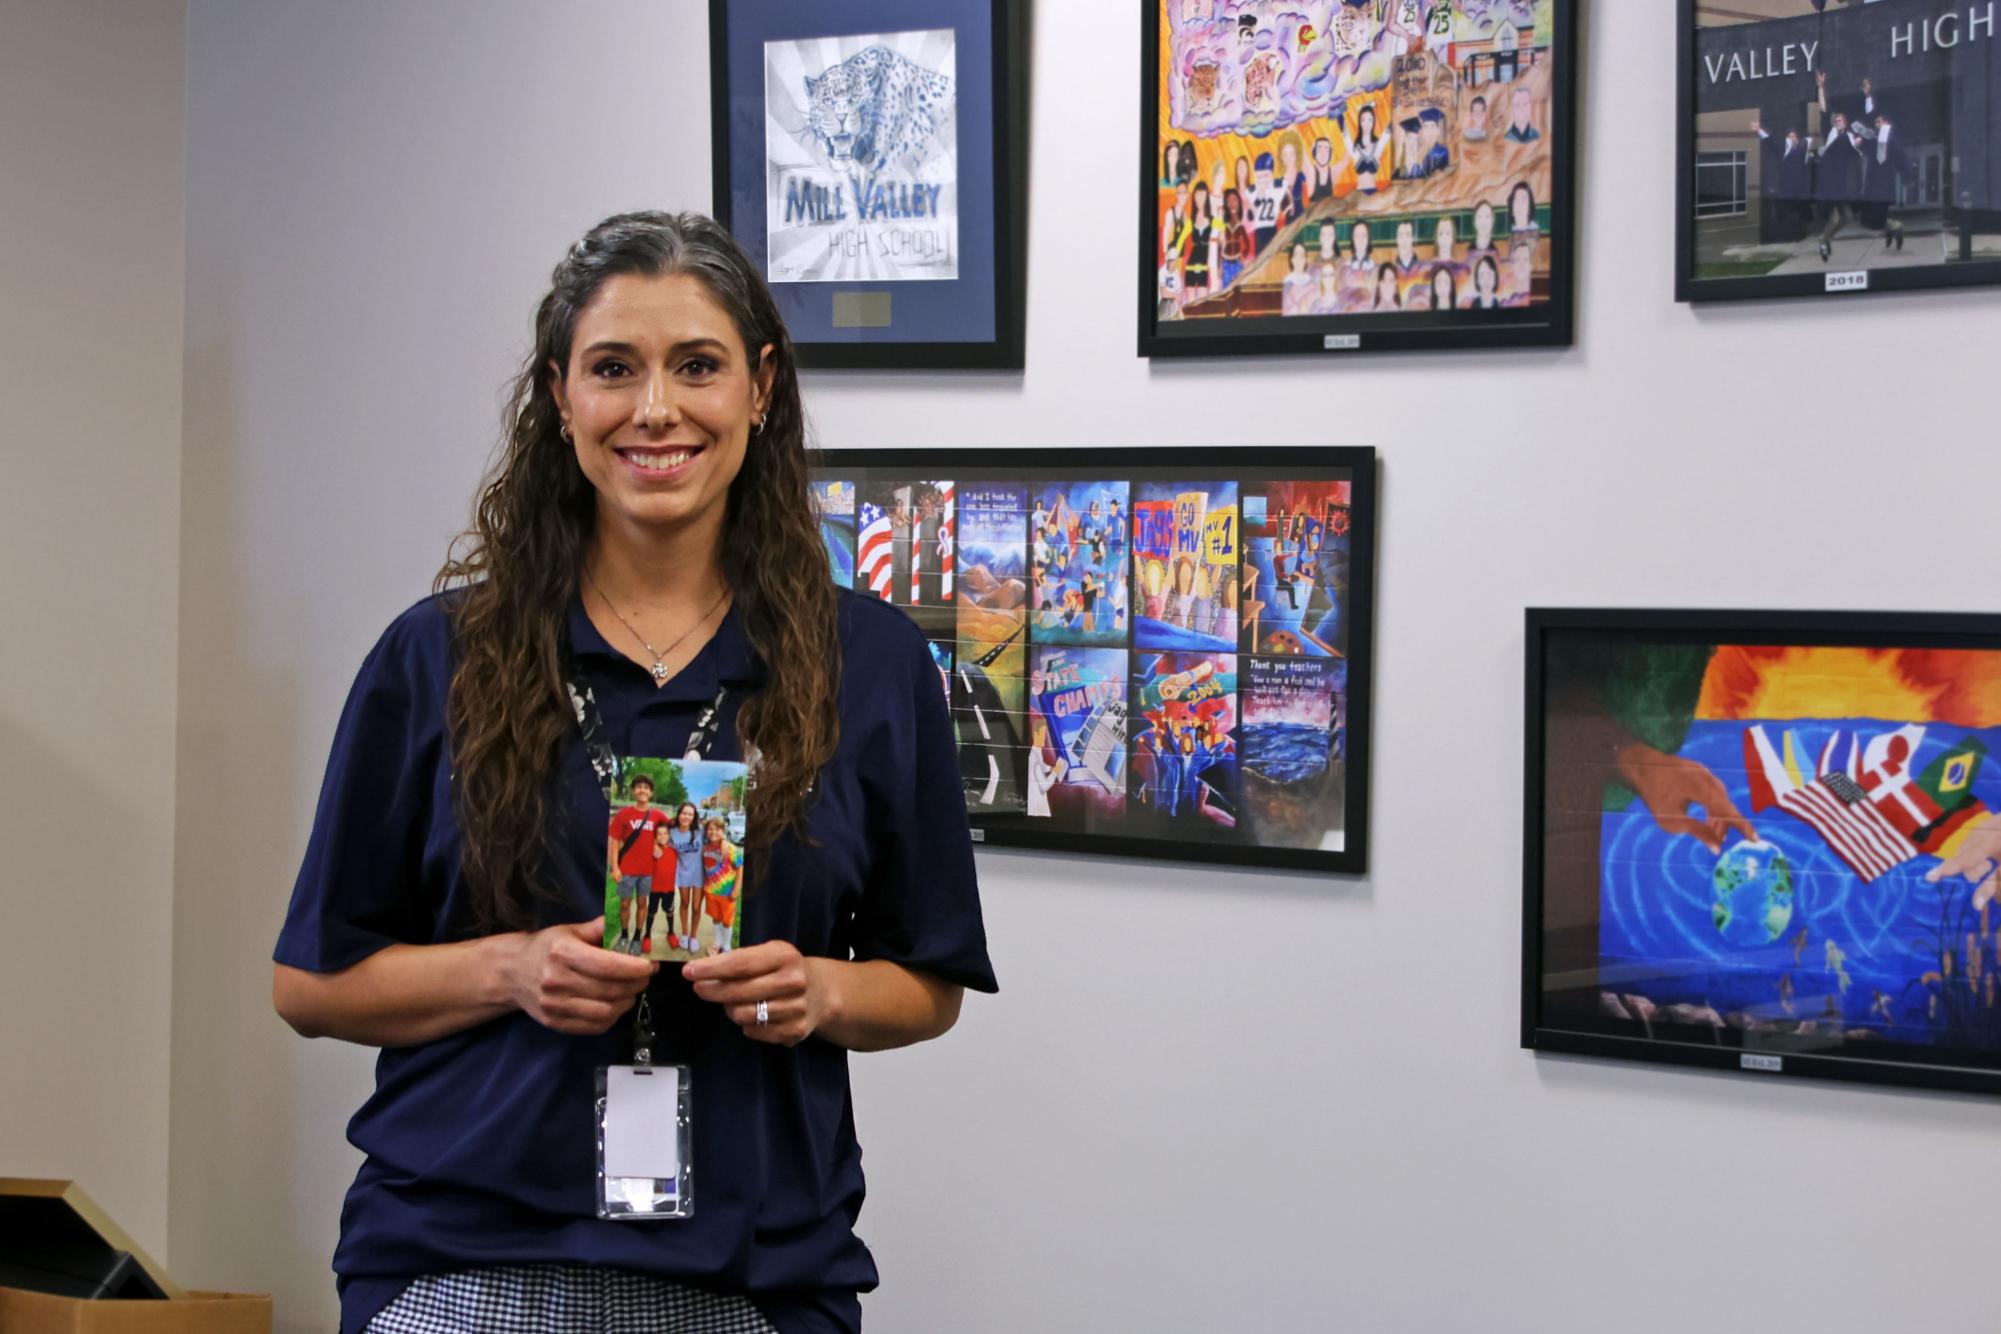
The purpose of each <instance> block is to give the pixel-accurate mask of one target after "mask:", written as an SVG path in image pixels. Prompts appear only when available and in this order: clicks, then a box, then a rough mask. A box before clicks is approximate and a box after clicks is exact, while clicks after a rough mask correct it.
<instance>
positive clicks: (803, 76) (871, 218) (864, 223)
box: [764, 28, 959, 285]
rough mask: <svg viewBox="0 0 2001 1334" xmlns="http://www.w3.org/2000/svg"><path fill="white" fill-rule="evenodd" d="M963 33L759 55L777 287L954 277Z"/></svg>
mask: <svg viewBox="0 0 2001 1334" xmlns="http://www.w3.org/2000/svg"><path fill="white" fill-rule="evenodd" d="M956 45H957V34H956V33H955V32H954V31H953V30H952V29H950V28H938V29H926V30H920V31H914V32H896V33H881V34H866V35H853V36H841V37H812V38H804V39H799V40H787V41H775V42H767V43H765V46H764V124H765V182H766V184H765V215H766V226H767V233H766V234H767V236H768V237H769V246H770V260H769V266H768V272H769V277H770V280H771V282H772V283H773V284H774V285H775V284H780V283H813V282H847V281H852V280H856V279H872V280H884V281H897V282H909V281H912V280H918V279H951V278H957V277H958V276H959V149H958V136H957V117H956V116H955V114H954V110H955V107H956V106H957V96H958V76H957V70H956V68H955V48H956Z"/></svg>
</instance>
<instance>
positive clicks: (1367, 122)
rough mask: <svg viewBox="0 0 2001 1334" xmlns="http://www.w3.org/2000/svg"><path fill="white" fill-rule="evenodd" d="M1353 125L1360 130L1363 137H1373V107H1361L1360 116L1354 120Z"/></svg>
mask: <svg viewBox="0 0 2001 1334" xmlns="http://www.w3.org/2000/svg"><path fill="white" fill-rule="evenodd" d="M1355 127H1356V129H1357V130H1359V131H1360V132H1361V135H1362V137H1363V138H1364V139H1373V138H1375V137H1376V109H1375V108H1374V107H1363V108H1362V114H1361V116H1360V117H1359V118H1358V119H1357V120H1356V121H1355Z"/></svg>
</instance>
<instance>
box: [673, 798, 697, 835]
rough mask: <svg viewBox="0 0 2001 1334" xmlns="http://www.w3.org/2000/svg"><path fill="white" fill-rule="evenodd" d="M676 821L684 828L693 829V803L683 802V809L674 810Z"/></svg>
mask: <svg viewBox="0 0 2001 1334" xmlns="http://www.w3.org/2000/svg"><path fill="white" fill-rule="evenodd" d="M674 823H675V825H676V826H677V827H679V828H682V829H693V828H694V827H695V808H694V806H693V805H692V804H691V803H687V802H683V803H682V805H681V809H680V810H678V811H676V812H674Z"/></svg>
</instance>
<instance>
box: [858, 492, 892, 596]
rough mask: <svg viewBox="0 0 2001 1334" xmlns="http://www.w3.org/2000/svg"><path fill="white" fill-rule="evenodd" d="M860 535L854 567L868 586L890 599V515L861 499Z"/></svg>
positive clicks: (878, 594) (877, 594) (870, 589)
mask: <svg viewBox="0 0 2001 1334" xmlns="http://www.w3.org/2000/svg"><path fill="white" fill-rule="evenodd" d="M861 521H862V527H861V538H860V541H859V543H858V545H857V546H856V548H855V570H856V572H857V573H858V574H859V575H860V576H861V581H862V583H863V585H864V586H865V587H867V589H868V590H869V591H870V592H871V593H874V594H875V595H876V596H877V597H879V598H881V599H882V600H883V601H884V602H887V601H889V600H890V599H889V572H890V555H891V552H890V533H889V514H888V512H887V511H886V510H884V509H883V508H882V506H880V505H871V504H869V503H868V502H867V501H863V502H862V507H861Z"/></svg>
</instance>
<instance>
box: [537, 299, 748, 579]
mask: <svg viewBox="0 0 2001 1334" xmlns="http://www.w3.org/2000/svg"><path fill="white" fill-rule="evenodd" d="M770 353H771V349H770V348H769V347H766V348H765V349H763V355H762V356H761V357H760V366H759V368H758V369H756V370H753V369H752V368H751V362H750V355H749V353H748V352H747V351H746V350H745V348H744V345H743V339H742V337H741V336H740V335H739V334H738V332H737V328H736V324H735V322H734V321H732V320H731V319H730V317H729V316H728V314H726V313H725V312H724V311H723V308H722V307H721V306H719V305H717V304H716V301H715V299H714V298H713V297H711V296H710V295H709V293H708V289H707V288H705V287H703V286H702V284H701V283H700V281H698V280H697V279H695V278H691V277H689V276H688V275H686V274H678V273H676V274H667V275H664V276H660V277H645V276H641V275H638V274H620V275H618V276H617V277H615V278H611V279H608V280H606V282H605V283H604V285H603V286H601V287H600V288H599V289H598V291H597V295H596V296H594V297H593V298H592V299H591V302H590V304H589V305H587V306H585V307H584V309H583V312H582V314H580V315H579V316H578V318H577V328H576V332H575V334H574V336H573V337H572V338H571V342H570V364H569V365H567V366H561V367H557V366H551V368H550V369H551V372H552V382H551V386H550V387H551V391H552V392H553V394H554V396H555V400H556V407H557V410H558V411H559V412H560V413H561V414H562V418H563V421H564V423H565V424H566V425H567V426H568V427H569V429H570V432H571V435H572V443H573V448H574V449H575V451H576V456H577V466H578V467H580V468H582V469H583V473H584V476H585V477H587V478H589V479H590V483H591V486H592V487H593V488H594V489H595V490H596V491H597V505H598V519H599V521H600V522H601V523H611V524H622V525H628V526H630V527H633V528H637V529H645V530H651V531H654V532H657V531H658V530H660V529H663V528H681V527H683V526H686V525H690V524H694V525H701V526H707V527H713V528H714V530H715V532H716V533H717V534H718V540H719V535H720V533H721V530H722V521H723V511H724V507H725V505H726V504H727V502H728V499H729V489H730V483H732V482H734V481H735V480H736V475H737V473H738V471H739V470H741V469H742V467H743V456H744V450H745V448H746V447H747V445H748V443H749V440H750V428H751V423H752V422H754V421H756V420H757V419H758V418H759V417H761V416H762V415H763V414H764V412H765V411H766V408H767V407H768V405H769V403H770V399H771V381H772V375H773V370H774V367H773V363H772V361H771V356H770Z"/></svg>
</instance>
